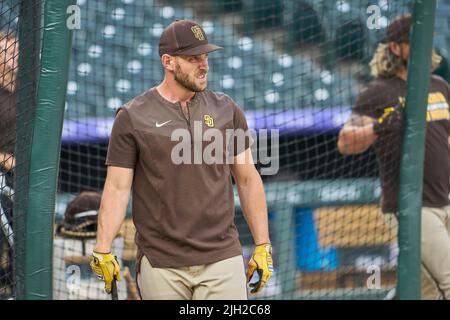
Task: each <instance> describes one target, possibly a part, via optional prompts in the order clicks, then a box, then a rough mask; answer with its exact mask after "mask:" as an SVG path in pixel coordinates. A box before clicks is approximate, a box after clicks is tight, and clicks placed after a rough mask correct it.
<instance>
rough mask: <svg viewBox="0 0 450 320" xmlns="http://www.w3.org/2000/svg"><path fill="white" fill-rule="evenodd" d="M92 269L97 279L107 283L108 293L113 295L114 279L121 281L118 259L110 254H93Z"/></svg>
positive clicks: (106, 289)
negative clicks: (112, 285)
mask: <svg viewBox="0 0 450 320" xmlns="http://www.w3.org/2000/svg"><path fill="white" fill-rule="evenodd" d="M90 265H91V269H92V271H94V273H95V274H96V275H97V278H99V279H100V280H103V281H105V291H106V293H111V283H112V281H113V279H116V280H117V281H119V280H120V267H119V263H118V261H117V258H116V257H115V256H113V255H112V254H111V253H110V252H109V253H100V252H95V251H94V252H92V260H91V263H90Z"/></svg>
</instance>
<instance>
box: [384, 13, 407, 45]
mask: <svg viewBox="0 0 450 320" xmlns="http://www.w3.org/2000/svg"><path fill="white" fill-rule="evenodd" d="M411 25H412V17H411V15H410V14H407V15H403V16H400V17H397V18H396V19H395V20H394V21H392V22H391V24H390V25H389V27H388V29H387V33H386V40H387V41H388V42H397V43H402V42H405V43H409V34H410V31H411Z"/></svg>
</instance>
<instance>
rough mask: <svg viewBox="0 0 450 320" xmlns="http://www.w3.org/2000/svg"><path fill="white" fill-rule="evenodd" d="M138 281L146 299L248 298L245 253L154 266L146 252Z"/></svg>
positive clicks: (141, 292)
mask: <svg viewBox="0 0 450 320" xmlns="http://www.w3.org/2000/svg"><path fill="white" fill-rule="evenodd" d="M137 283H138V286H139V291H140V294H141V297H142V299H143V300H208V299H214V300H247V286H246V279H245V268H244V259H243V257H242V256H236V257H232V258H229V259H225V260H222V261H218V262H215V263H211V264H206V265H199V266H191V267H181V268H154V267H152V266H151V264H150V262H149V261H148V259H147V258H146V257H145V256H144V257H142V260H141V265H140V271H139V273H138V275H137Z"/></svg>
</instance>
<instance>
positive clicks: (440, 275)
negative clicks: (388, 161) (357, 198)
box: [385, 206, 450, 300]
mask: <svg viewBox="0 0 450 320" xmlns="http://www.w3.org/2000/svg"><path fill="white" fill-rule="evenodd" d="M385 219H386V222H387V223H388V224H389V225H390V226H391V227H392V228H395V232H397V229H398V222H397V219H396V218H395V217H394V215H393V214H386V215H385ZM421 233H422V236H421V238H422V239H421V248H420V249H421V255H422V273H421V281H422V289H421V291H422V292H421V298H422V299H423V300H433V299H440V298H444V299H447V300H450V206H446V207H443V208H430V207H423V208H422V226H421Z"/></svg>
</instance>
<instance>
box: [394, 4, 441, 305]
mask: <svg viewBox="0 0 450 320" xmlns="http://www.w3.org/2000/svg"><path fill="white" fill-rule="evenodd" d="M435 11H436V0H417V1H415V3H414V10H413V28H412V34H411V41H410V43H411V47H410V50H411V51H410V59H409V65H408V84H407V85H408V91H407V95H406V127H405V133H404V140H403V155H402V160H401V169H400V194H399V231H398V242H399V249H400V254H399V262H398V263H399V266H398V283H397V289H398V298H399V299H401V300H412V299H420V260H421V259H420V239H421V233H420V227H421V208H422V180H423V161H424V153H425V151H424V150H425V147H424V146H425V128H426V112H427V102H428V87H429V83H430V74H431V72H430V68H431V51H432V43H433V30H434V16H435Z"/></svg>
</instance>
